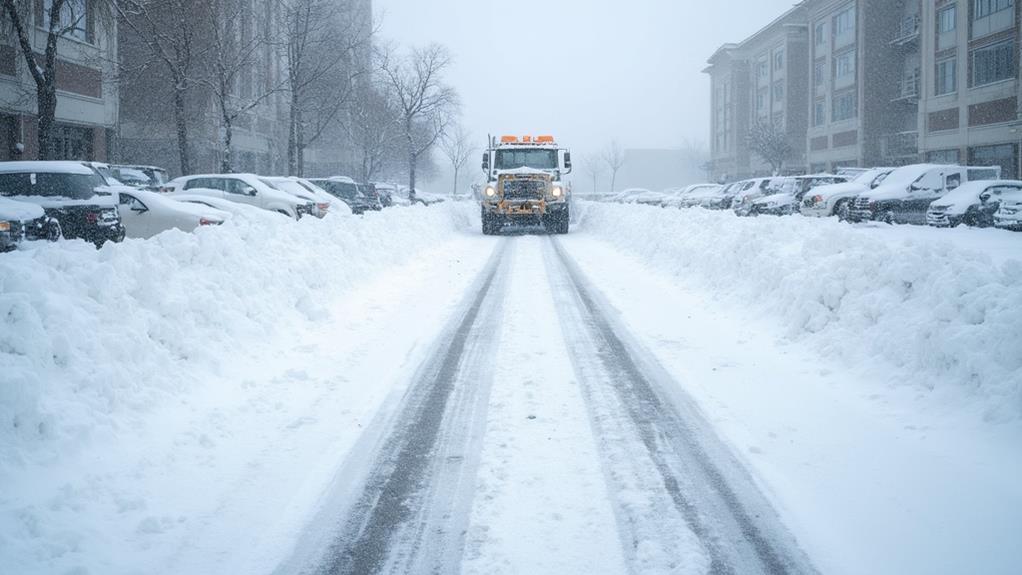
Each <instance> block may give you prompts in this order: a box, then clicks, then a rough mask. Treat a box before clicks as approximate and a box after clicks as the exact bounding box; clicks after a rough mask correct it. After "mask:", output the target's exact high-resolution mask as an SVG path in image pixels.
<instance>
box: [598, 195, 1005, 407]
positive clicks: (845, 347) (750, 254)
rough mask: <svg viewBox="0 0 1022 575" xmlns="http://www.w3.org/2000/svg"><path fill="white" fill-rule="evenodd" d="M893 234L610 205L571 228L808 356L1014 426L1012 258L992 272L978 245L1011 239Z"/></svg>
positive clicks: (996, 234)
mask: <svg viewBox="0 0 1022 575" xmlns="http://www.w3.org/2000/svg"><path fill="white" fill-rule="evenodd" d="M900 227H901V226H898V227H896V228H895V229H894V230H892V229H890V228H886V227H885V228H875V227H872V228H871V227H853V226H849V225H845V224H841V223H840V222H838V221H836V220H833V219H828V220H815V219H809V218H801V217H797V216H796V217H787V218H768V217H763V218H738V217H735V216H733V215H732V214H730V213H722V212H710V211H705V210H699V209H696V210H666V209H660V208H652V207H643V206H620V205H612V204H586V205H585V209H584V214H583V218H582V219H581V223H580V226H579V228H580V231H583V232H587V233H591V234H594V235H596V236H598V237H600V238H601V239H603V240H605V241H608V242H611V243H612V244H615V245H617V246H619V247H622V248H625V249H626V250H628V251H631V252H634V253H636V254H639V255H641V256H642V257H643V258H644V259H646V260H647V261H649V263H650V264H651V265H653V266H655V267H656V268H658V269H661V270H664V271H665V272H666V273H669V274H672V275H674V276H676V277H678V278H682V279H684V280H686V281H692V282H693V283H694V285H696V286H698V287H700V288H704V289H709V290H711V291H713V292H715V293H717V294H718V295H719V296H720V297H721V298H723V299H724V300H725V301H728V302H729V303H731V304H732V305H737V306H746V309H751V310H753V311H755V312H758V313H763V314H767V315H772V316H776V317H779V318H781V320H782V324H783V326H784V328H785V329H786V332H787V334H788V335H789V336H790V337H791V338H792V339H793V340H794V341H796V342H798V343H799V345H800V346H801V349H802V351H803V352H804V353H805V354H806V355H809V356H824V357H836V358H838V359H841V360H843V361H846V362H847V363H848V364H849V366H854V367H856V368H861V369H865V370H873V371H872V373H873V374H874V375H877V376H882V377H886V378H889V380H890V381H891V382H893V383H898V384H910V385H916V386H919V387H920V388H922V389H929V390H933V391H936V392H944V391H950V392H952V393H959V395H958V397H961V395H960V392H963V391H964V392H965V393H968V394H972V395H974V396H975V397H976V398H977V399H978V401H979V405H980V406H981V408H982V409H983V414H984V416H985V417H986V418H988V419H990V420H994V421H1006V420H1016V419H1017V418H1018V417H1019V415H1022V249H1020V250H1019V251H1017V252H1016V253H1017V254H1018V257H1017V258H1014V259H1012V258H1005V259H1004V260H1003V261H997V260H994V259H992V258H991V257H990V256H988V255H987V254H985V253H983V251H982V248H981V246H983V245H985V244H990V245H991V252H994V253H996V252H998V251H1003V246H1002V245H1001V244H1003V243H1004V242H1006V241H1007V242H1011V241H1017V242H1018V245H1019V246H1020V247H1022V235H1020V236H1011V235H1005V234H1009V232H1003V231H1000V230H944V231H943V232H944V234H945V235H944V236H942V237H946V238H947V240H943V239H942V240H940V241H933V239H932V235H930V234H929V233H925V232H929V230H920V233H919V234H918V236H919V237H918V238H913V237H911V236H912V235H913V234H905V233H902V232H903V230H898V229H897V228H900ZM892 232H895V233H892ZM966 235H967V236H968V237H965V236H966ZM959 236H961V237H962V239H963V240H965V241H962V242H958V241H957V240H958V238H959ZM959 243H961V244H967V245H968V247H965V246H963V245H958V244H959ZM977 247H979V248H980V249H976V248H977Z"/></svg>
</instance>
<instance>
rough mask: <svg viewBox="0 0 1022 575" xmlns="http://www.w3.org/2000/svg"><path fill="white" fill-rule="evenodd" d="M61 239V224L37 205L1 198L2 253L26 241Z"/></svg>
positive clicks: (0, 238)
mask: <svg viewBox="0 0 1022 575" xmlns="http://www.w3.org/2000/svg"><path fill="white" fill-rule="evenodd" d="M43 239H45V240H50V241H57V240H58V239H60V224H59V223H58V222H57V220H55V219H53V218H51V217H49V216H47V215H46V211H45V210H43V208H42V207H40V206H38V205H37V204H31V203H28V202H19V201H15V200H11V199H8V198H4V197H0V252H9V251H11V250H13V249H15V248H17V247H18V244H20V243H21V242H22V241H26V240H43Z"/></svg>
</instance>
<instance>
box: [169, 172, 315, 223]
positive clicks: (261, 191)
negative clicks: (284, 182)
mask: <svg viewBox="0 0 1022 575" xmlns="http://www.w3.org/2000/svg"><path fill="white" fill-rule="evenodd" d="M160 191H161V192H164V193H169V194H171V195H173V194H178V193H186V194H191V195H200V196H211V197H214V198H223V199H225V200H231V201H233V202H238V203H242V204H249V205H252V206H256V207H258V208H262V209H264V210H270V211H272V212H279V213H281V214H285V215H287V216H289V217H291V218H294V219H299V218H301V217H302V216H303V215H306V214H312V213H313V211H314V210H315V204H314V203H313V202H310V201H308V200H305V199H301V198H298V197H295V196H293V195H291V194H289V193H287V192H282V191H280V190H278V189H276V188H274V187H273V186H270V185H268V184H266V183H265V182H263V181H262V180H261V179H260V178H259V176H257V175H255V174H202V175H196V176H184V177H180V178H175V179H173V180H171V181H169V182H167V184H165V185H164V186H163V187H162V188H160Z"/></svg>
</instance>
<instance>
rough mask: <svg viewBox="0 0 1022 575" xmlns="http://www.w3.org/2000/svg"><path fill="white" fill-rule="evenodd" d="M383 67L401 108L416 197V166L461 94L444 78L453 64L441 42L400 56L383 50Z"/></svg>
mask: <svg viewBox="0 0 1022 575" xmlns="http://www.w3.org/2000/svg"><path fill="white" fill-rule="evenodd" d="M379 55H380V70H381V71H382V72H383V77H384V79H385V81H386V83H387V84H388V87H389V90H390V92H391V94H392V96H393V98H394V103H395V105H396V108H397V112H398V118H399V122H400V123H399V126H400V131H401V135H402V137H403V138H404V141H405V153H406V157H407V159H408V190H409V191H408V195H409V199H410V200H411V201H413V202H414V201H415V169H416V166H417V165H418V163H419V160H420V157H421V156H422V155H423V154H425V153H427V152H428V151H429V150H430V149H431V148H432V147H433V145H434V144H436V143H437V141H438V140H439V139H440V137H441V136H442V135H443V134H444V132H445V131H446V130H447V126H448V124H449V123H450V122H451V119H452V118H453V115H454V112H455V111H456V110H457V108H458V96H457V94H456V93H455V91H454V89H453V88H451V87H449V86H447V85H446V84H445V83H444V81H443V74H444V72H445V71H446V70H447V68H448V67H449V66H450V64H451V57H450V55H449V53H448V52H447V49H446V48H444V47H443V46H441V45H439V44H430V45H429V46H426V47H425V48H416V49H413V50H412V51H411V52H410V53H409V54H407V55H406V56H405V57H397V56H396V55H395V54H394V53H393V51H392V50H391V49H388V48H385V49H383V50H381V51H380V53H379Z"/></svg>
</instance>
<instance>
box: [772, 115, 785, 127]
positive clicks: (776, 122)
mask: <svg viewBox="0 0 1022 575" xmlns="http://www.w3.org/2000/svg"><path fill="white" fill-rule="evenodd" d="M770 121H771V123H772V124H773V126H774V128H775V129H777V130H784V112H777V113H776V114H774V116H773V118H771V119H770Z"/></svg>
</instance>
